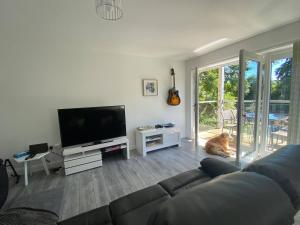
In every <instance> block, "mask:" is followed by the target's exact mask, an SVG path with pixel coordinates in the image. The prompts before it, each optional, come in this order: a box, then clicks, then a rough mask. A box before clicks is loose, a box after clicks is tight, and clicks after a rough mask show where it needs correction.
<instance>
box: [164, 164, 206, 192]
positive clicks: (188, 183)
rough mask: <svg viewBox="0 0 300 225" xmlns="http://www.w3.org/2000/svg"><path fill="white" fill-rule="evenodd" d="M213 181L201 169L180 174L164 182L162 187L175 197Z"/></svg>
mask: <svg viewBox="0 0 300 225" xmlns="http://www.w3.org/2000/svg"><path fill="white" fill-rule="evenodd" d="M209 180H211V177H210V176H209V175H208V174H207V173H205V172H204V171H203V170H202V169H201V168H199V169H194V170H190V171H187V172H184V173H180V174H178V175H176V176H174V177H171V178H169V179H166V180H163V181H161V182H159V183H158V184H159V185H161V186H162V187H163V188H164V189H165V190H166V191H167V192H168V193H169V194H170V195H171V196H174V195H176V194H178V193H180V192H182V191H183V190H186V189H189V188H191V187H194V186H197V185H199V184H202V183H205V182H207V181H209Z"/></svg>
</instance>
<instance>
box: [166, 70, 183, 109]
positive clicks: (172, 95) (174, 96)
mask: <svg viewBox="0 0 300 225" xmlns="http://www.w3.org/2000/svg"><path fill="white" fill-rule="evenodd" d="M171 76H172V78H173V87H172V88H171V89H170V90H169V96H168V101H167V103H168V105H173V106H176V105H179V104H180V102H181V100H180V97H179V92H178V90H176V88H175V71H174V69H173V68H172V69H171Z"/></svg>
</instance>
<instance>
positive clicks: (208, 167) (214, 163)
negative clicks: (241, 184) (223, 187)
mask: <svg viewBox="0 0 300 225" xmlns="http://www.w3.org/2000/svg"><path fill="white" fill-rule="evenodd" d="M200 165H201V168H202V170H203V171H204V172H206V173H207V174H209V175H210V176H211V177H212V178H214V177H217V176H219V175H223V174H228V173H233V172H237V171H239V168H238V167H236V166H234V165H231V164H229V163H227V162H224V161H221V160H218V159H213V158H205V159H203V160H202V161H201V162H200Z"/></svg>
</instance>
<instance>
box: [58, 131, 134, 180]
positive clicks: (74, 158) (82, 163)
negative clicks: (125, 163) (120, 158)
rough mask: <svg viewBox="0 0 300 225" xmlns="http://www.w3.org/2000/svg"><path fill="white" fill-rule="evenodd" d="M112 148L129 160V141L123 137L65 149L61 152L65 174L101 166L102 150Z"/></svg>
mask: <svg viewBox="0 0 300 225" xmlns="http://www.w3.org/2000/svg"><path fill="white" fill-rule="evenodd" d="M113 147H117V148H118V149H120V150H122V151H123V155H124V156H125V157H126V159H129V158H130V152H129V141H128V139H127V138H125V137H124V138H118V139H114V140H112V141H109V142H105V143H101V144H95V145H89V146H78V147H70V148H65V149H64V150H63V156H64V166H65V174H66V175H70V174H73V173H78V172H81V171H85V170H89V169H93V168H96V167H100V166H102V150H105V149H108V148H113Z"/></svg>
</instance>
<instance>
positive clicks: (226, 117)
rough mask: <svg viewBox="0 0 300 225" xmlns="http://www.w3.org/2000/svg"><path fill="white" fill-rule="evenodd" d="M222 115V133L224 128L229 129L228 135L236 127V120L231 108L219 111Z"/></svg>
mask: <svg viewBox="0 0 300 225" xmlns="http://www.w3.org/2000/svg"><path fill="white" fill-rule="evenodd" d="M221 117H222V133H223V130H224V128H225V129H227V130H228V131H229V135H231V134H233V130H234V129H236V127H237V120H236V117H235V116H234V113H233V111H232V110H230V109H228V110H224V111H221Z"/></svg>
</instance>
